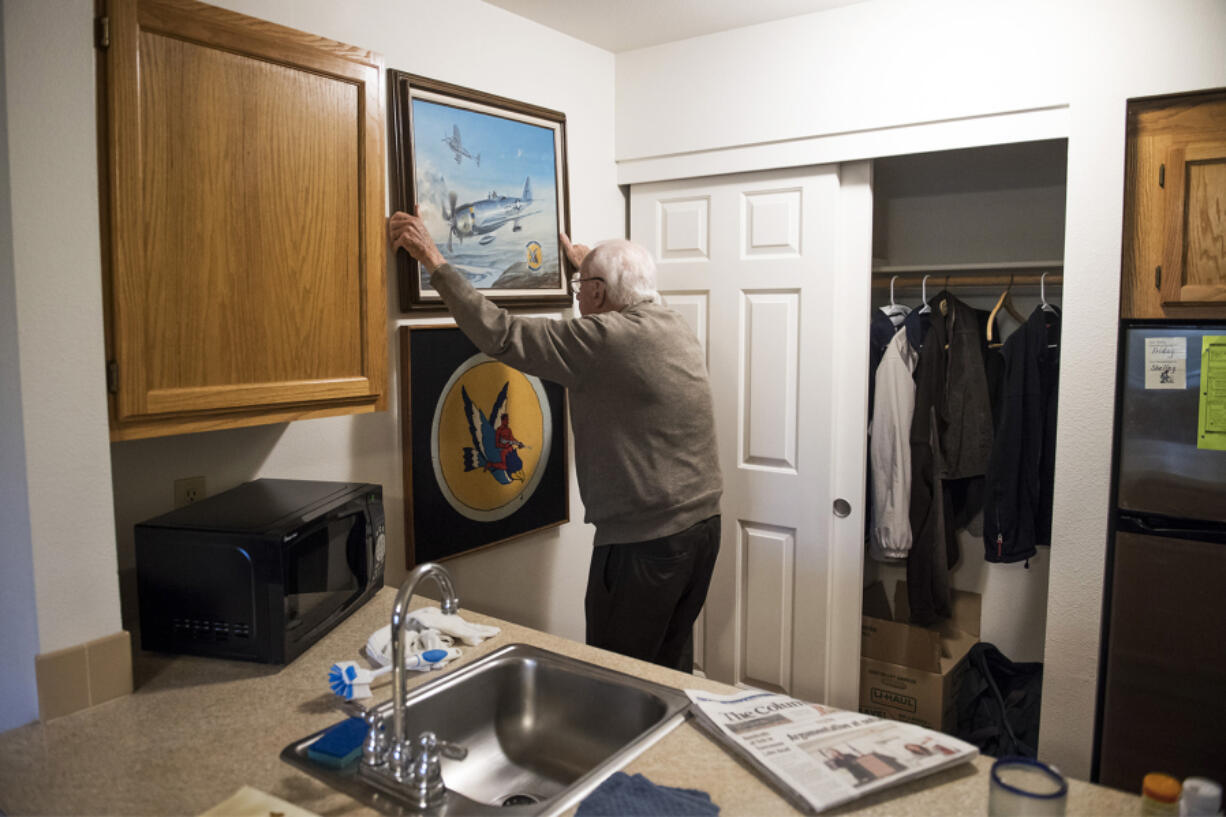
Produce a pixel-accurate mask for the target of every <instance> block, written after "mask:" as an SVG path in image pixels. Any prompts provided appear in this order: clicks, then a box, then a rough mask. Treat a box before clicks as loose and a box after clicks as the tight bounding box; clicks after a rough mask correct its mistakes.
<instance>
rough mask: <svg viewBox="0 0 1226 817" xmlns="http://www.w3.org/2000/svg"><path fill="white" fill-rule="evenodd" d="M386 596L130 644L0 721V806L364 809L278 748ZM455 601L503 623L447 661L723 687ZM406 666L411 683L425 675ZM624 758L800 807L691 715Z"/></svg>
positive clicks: (976, 779)
mask: <svg viewBox="0 0 1226 817" xmlns="http://www.w3.org/2000/svg"><path fill="white" fill-rule="evenodd" d="M460 589H461V590H462V589H463V588H460ZM394 596H395V591H394V589H393V588H384V590H382V591H381V592H380V593H379V594H378V595H377V596H376V597H375V598H374V599H372V600H371V601H370V602H368V603H367V604H366V605H365V606H364V607H362V608H361V609H359V610H358V611H357V612H355V613H354V614H353V615H352V616H350V618H349V619H348V620H346V621H345V622H343V623H342V624H341V625H340V626H338V627H337V628H336V629H335V630H333V631H332V632H331V633H329V634H328V635H327V636H325V637H324V638H323V639H322V640H321V641H320V642H319V643H317V644H316V645H315V646H314V647H312V648H311V649H310V650H308V651H307V652H306V653H304V654H303V655H301V656H299V657H298V658H297V659H296V660H295V661H294V662H293V663H291V664H289V665H288V666H284V667H270V666H267V665H262V664H250V663H246V662H240V661H222V660H216V659H206V658H194V657H185V656H164V655H156V654H151V653H136V660H135V667H134V673H135V680H136V687H137V689H136V691H135V692H134V693H133V694H132V695H128V696H126V697H124V698H118V699H116V700H113V701H108V702H107V703H104V704H101V705H100V706H96V707H94V708H92V709H88V710H85V711H82V712H77V713H75V714H72V715H67V716H65V717H63V718H58V719H56V720H53V721H50V722H48V723H45V724H43V723H32V724H28V725H26V726H22V727H19V728H17V729H13V730H10V731H8V732H5V733H3V734H0V812H3V813H5V814H7V815H9V817H18V815H27V814H56V815H69V814H90V815H100V814H123V815H146V814H147V815H195V814H199V813H201V812H203V811H206V810H207V809H209V808H211V807H212V806H214V805H215V804H217V803H219V802H221V801H222V800H225V799H226V798H227V797H229V796H230V795H231V794H233V793H234V792H235V791H236V790H237V789H238V788H239V787H241V786H242V785H244V784H246V785H249V786H252V787H254V788H256V789H260V790H262V791H264V792H267V793H269V794H272V795H275V796H277V797H280V798H282V799H284V800H287V801H289V802H291V803H294V804H296V805H298V806H301V807H302V808H305V809H308V810H310V811H313V812H315V813H317V814H323V815H370V814H374V813H375V812H372V811H370V810H369V809H367V808H365V807H364V806H362V805H360V804H358V803H357V802H355V801H353V800H351V799H349V798H347V797H345V796H344V795H341V794H339V793H337V792H334V791H333V790H332V789H330V788H328V787H327V786H325V785H323V784H322V783H318V782H316V781H315V780H314V779H312V778H310V777H308V776H306V775H304V774H301V773H300V772H298V771H296V770H295V769H293V768H292V767H290V766H289V765H287V764H285V763H283V762H282V761H281V760H280V757H279V755H280V752H281V750H282V748H284V747H285V746H286V745H287V744H289V743H290V742H291V741H293V740H296V739H298V738H301V737H304V736H306V735H308V734H310V733H311V732H314V731H316V730H319V729H322V728H324V727H325V726H328V725H329V724H331V723H334V722H336V721H337V720H339V719H340V718H342V717H343V715H342V713H341V712H340V711H339V710H338V709H337V708H336V706H335V703H334V700H335V699H334V696H333V695H332V694H331V693H330V692H329V691H328V685H327V673H328V668H329V667H330V666H331V665H332V664H333V663H334V662H336V661H343V660H361V659H360V657H359V649H360V648H361V647H362V646H363V645H364V644H365V643H366V639H367V638H368V637H369V636H370V634H371V633H372V632H374V631H375V630H376V629H378V628H379V627H382V626H383V625H384V624H386V623H387V622H388V618H389V615H390V611H391V607H392V600H393V598H394ZM462 598H463V595H462V594H461V599H462ZM420 603H428V602H425V601H421V602H420ZM415 606H416V605H415ZM461 614H462V615H463V616H464V618H465V619H466V620H469V621H473V622H478V623H482V624H493V625H495V626H498V627H501V628H502V633H501V634H499V635H498V636H497V637H495V638H493V639H489V640H487V641H485V642H484V643H482V644H481V645H479V646H476V647H465V648H464V654H463V656H462V657H461V658H460V659H459V660H458V661H457V662H456V663H454V664H452V666H451V668H454V667H455V666H458V665H460V664H462V663H467V662H469V661H472V660H474V659H476V658H478V657H480V656H483V655H485V654H487V653H489V652H491V651H493V650H496V649H498V648H500V647H502V646H503V645H506V644H511V643H515V642H524V643H528V644H533V645H536V646H539V647H542V648H544V649H547V650H552V651H554V652H557V653H561V654H563V655H569V656H573V657H575V658H579V659H582V660H585V661H590V662H592V663H595V664H601V665H604V666H607V667H610V668H612V669H616V670H620V671H622V672H627V673H630V674H633V675H637V676H640V677H643V678H646V679H648V680H651V681H656V682H658V683H662V684H667V685H669V686H673V687H678V688H684V687H690V688H699V689H707V690H709V691H712V692H728V691H731V688H730V687H727V686H725V685H723V684H719V683H716V682H714V681H708V680H704V679H700V678H696V677H694V676H690V675H685V674H683V673H679V672H675V671H673V670H669V669H665V668H663V667H657V666H655V665H652V664H647V663H644V662H641V661H636V660H634V659H630V658H625V657H623V656H620V655H616V654H614V653H610V652H605V651H604V650H598V649H595V648H593V647H588V646H585V645H583V644H578V643H576V642H573V641H569V640H567V639H563V638H558V637H556V636H551V635H548V634H545V633H542V632H539V631H537V630H532V629H528V628H526V627H520V626H517V625H515V624H510V623H508V622H505V621H501V620H498V619H494V618H490V617H488V616H483V615H480V614H478V613H474V612H473V611H471V610H464V609H461ZM410 675H411V676H412V677H411V682H412V684H413V685H414V686H415V685H418V684H421V683H424V682H425V681H426V680H428V679H430V678H434V677H437V673H410ZM375 693H376V696H377V697H378V698H379V699H380V700H382V699H384V698H386V697H387V696H388V695H389V694H390V685H388V684H385V685H383V686H377V687H376V688H375ZM990 765H991V759H989V758H985V757H979V758H978V759H976V760H975V761H974V762H973V763H968V764H963V765H961V766H959V767H956V768H954V769H950V770H946V771H944V772H940V773H938V774H935V775H932V776H930V777H928V778H924V779H922V780H917V781H913V782H910V783H904V784H902V785H900V786H898V787H895V788H893V789H889V790H887V791H885V792H881V793H878V794H876V795H871V796H868V797H865V798H863V799H861V800H858V801H856V802H855V803H852V804H849V805H848V806H846V807H844V808H841V809H836V810H833V811H831V812H827V813H830V814H845V813H852V812H854V813H856V814H862V815H874V816H875V815H895V816H896V817H911V816H912V815H915V816H916V817H918V815H949V814H973V815H982V814H986V812H987V795H988V782H987V781H988V768H989V767H990ZM625 771H626V772H628V773H635V772H638V773H641V774H643V775H645V776H647V777H648V778H650V779H651V780H652V781H654V782H656V783H659V784H662V785H667V786H681V787H685V788H693V789H702V790H704V791H707V792H709V793H710V795H711V799H712V800H713V801H714V802H715V803H716V804H718V805H719V806H720V809H721V812H720V813H721V814H722V815H724V816H725V817H734V816H735V815H776V814H779V815H795V814H799V813H800V812H798V811H796V810H795V809H794V808H793V807H792V806H790V805H789V804H788V803H787V802H786V801H785V800H784V799H783V798H781V797H780V796H779V795H778V794H776V793H775V792H774V790H773V789H771V788H770V787H769V786H768V785H767V784H766V783H764V782H763V781H762V780H761V779H760V778H758V777H757V776H756V775H755V774H754V773H753V772H751V771H749V770H748V769H747V768H746V767H745V766H742V765H741V764H740V763H738V762H737V760H735V759H734V758H733V757H732V756H731V755H730V754H728V753H727V752H726V751H724V750H723V749H722V748H720V747H719V746H718V745H717V744H716V743H714V742H713V741H712V740H710V739H709V738H707V737H706V736H705V735H704V733H703V732H701V731H700V730H699V729H698V728H697V727H696V726H695V725H694V723H693V720H692V719H691V720H689V721H687V722H686V723H684V724H682V725H681V726H680V727H678V728H677V729H675V730H674V731H672V732H671V733H669V734H668V735H666V736H665V737H664V738H663V739H662V740H660V741H659V742H658V743H656V744H655V745H654V746H652V747H650V748H649V749H647V750H646V751H645V752H644V753H643V754H642V755H640V756H638V757H637V758H635V759H634V760H632V761H631V762H630V763H629V764H628V765H627V766H626V767H625ZM1069 785H1070V790H1069V798H1068V809H1067V813H1068V814H1070V815H1079V814H1096V815H1097V814H1102V815H1108V814H1109V815H1126V814H1139V813H1140V798H1139V797H1136V796H1135V795H1131V794H1127V793H1124V792H1119V791H1116V790H1114V789H1108V788H1104V787H1101V786H1096V785H1092V784H1090V783H1084V782H1081V781H1070V784H1069Z"/></svg>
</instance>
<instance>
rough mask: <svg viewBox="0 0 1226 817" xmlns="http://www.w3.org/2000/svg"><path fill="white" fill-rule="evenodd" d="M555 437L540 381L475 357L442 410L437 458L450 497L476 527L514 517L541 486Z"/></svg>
mask: <svg viewBox="0 0 1226 817" xmlns="http://www.w3.org/2000/svg"><path fill="white" fill-rule="evenodd" d="M552 429H553V425H552V419H551V415H550V409H549V401H548V398H547V397H546V395H545V389H544V386H543V385H542V384H541V381H540V380H538V379H537V378H535V377H531V376H529V375H525V374H524V373H523V372H520V371H518V370H516V369H512V368H511V367H509V366H506V365H505V364H502V363H499V362H497V361H495V360H494V359H493V358H490V357H488V356H487V355H484V354H477V355H473V356H472V357H471V358H469V359H468V360H466V361H465V362H464V363H462V364H460V366H459V367H458V368H457V369H456V371H455V373H454V374H453V375H452V376H451V379H450V381H448V383H447V385H446V386H445V387H444V388H443V392H442V394H441V395H440V396H439V400H438V403H437V405H436V406H435V412H434V423H433V429H432V434H431V448H432V449H433V450H432V452H431V453H432V455H433V460H434V473H435V478H436V479H437V481H438V486H439V489H440V490H441V491H442V494H443V496H444V497H445V498H446V499H447V501H448V503H449V504H450V505H451V506H452V507H453V508H454V509H455V510H456V511H457V512H458V513H460V514H462V515H463V516H465V517H467V518H469V519H474V520H478V521H484V522H489V521H494V520H497V519H502V518H504V517H507V516H510V515H511V514H512V513H514V512H515V511H517V510H518V509H519V508H520V507H521V506H522V505H523V503H524V502H526V501H527V500H528V498H529V497H530V496H532V493H533V492H534V491H535V490H536V486H537V483H539V482H540V478H541V475H542V472H543V470H544V464H545V463H546V462H548V459H549V449H550V445H551V442H552V440H551V435H552Z"/></svg>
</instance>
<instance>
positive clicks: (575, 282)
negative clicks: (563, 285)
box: [570, 273, 604, 292]
mask: <svg viewBox="0 0 1226 817" xmlns="http://www.w3.org/2000/svg"><path fill="white" fill-rule="evenodd" d="M603 280H604V279H603V278H601V277H600V276H599V275H589V276H588V277H586V278H580V277H579V273H575V274H574V275H572V276H570V288H571V289H572V290H574V291H575V292H578V291H579V285H580V284H582V283H584V282H585V281H603Z"/></svg>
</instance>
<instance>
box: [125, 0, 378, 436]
mask: <svg viewBox="0 0 1226 817" xmlns="http://www.w3.org/2000/svg"><path fill="white" fill-rule="evenodd" d="M107 9H108V14H109V15H110V30H111V33H112V43H111V45H110V47H109V48H108V49H107V55H106V59H107V63H106V65H107V68H106V87H107V100H108V101H107V129H108V130H107V140H106V141H107V158H108V173H107V184H108V188H107V189H108V192H109V195H108V196H107V198H108V205H109V227H110V233H111V236H110V237H111V243H112V248H111V253H110V258H109V264H108V270H109V271H108V275H107V279H108V287H109V289H108V297H109V300H110V303H111V315H110V316H109V317H110V326H109V330H108V331H109V335H110V338H109V341H108V342H109V346H110V351H111V352H112V353H113V358H114V362H115V365H114V373H115V379H116V383H115V392H116V395H115V399H114V404H113V407H114V413H113V432H114V433H115V434H117V435H119V436H125V435H128V434H132V435H134V436H147V435H148V433H158V432H157V429H156V428H155V427H157V426H158V424H160V423H171V422H172V421H174V420H176V419H178V420H181V421H182V422H184V423H188V424H190V423H191V422H196V421H197V420H198V419H199V418H200V417H202V416H206V415H207V416H210V417H212V418H213V419H214V421H215V422H217V423H219V424H222V425H224V420H223V419H221V418H224V417H226V416H229V417H233V418H237V419H236V420H235V424H240V425H244V424H248V423H249V422H250V421H252V420H253V419H258V418H259V417H260V416H262V413H263V412H269V421H272V420H273V419H283V417H282V414H283V413H284V411H286V410H287V409H288V408H289V407H296V410H298V411H302V412H309V411H310V410H312V409H326V408H328V407H329V404H331V407H332V408H334V409H337V410H339V409H340V408H341V407H342V406H348V408H349V409H350V410H362V409H365V410H369V409H370V408H382V407H383V406H384V405H385V403H386V395H385V391H386V375H387V373H386V354H387V342H386V320H387V313H386V294H385V274H386V270H385V263H384V259H385V252H386V247H385V244H386V238H385V236H384V234H383V222H382V213H383V208H384V206H385V202H384V195H383V183H384V177H385V173H386V169H385V167H384V166H383V138H384V137H383V97H382V70H383V63H382V58H380V57H379V56H378V55H376V54H372V53H369V52H365V51H362V50H360V49H356V48H353V47H350V46H346V45H343V44H341V43H333V42H331V41H328V40H325V39H323V38H320V37H315V36H313V35H309V34H305V33H303V32H298V31H294V30H291V29H287V28H283V27H280V26H274V25H272V24H270V23H266V22H265V21H262V20H257V19H255V18H251V17H246V16H244V15H240V14H235V13H233V12H228V11H225V10H223V9H217V8H215V7H212V6H208V5H205V4H202V3H194V2H188V0H110V2H109V3H108V4H107ZM287 213H293V214H294V219H292V220H287V218H286V214H287ZM291 221H292V224H291ZM176 415H177V416H178V417H177V418H176ZM167 427H168V428H170V429H171V430H173V429H174V427H175V426H171V425H168V426H167ZM161 433H165V432H161Z"/></svg>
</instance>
